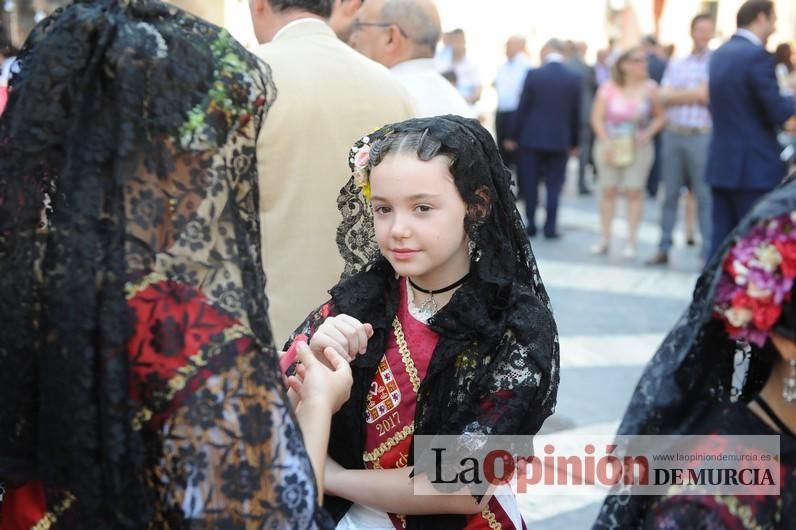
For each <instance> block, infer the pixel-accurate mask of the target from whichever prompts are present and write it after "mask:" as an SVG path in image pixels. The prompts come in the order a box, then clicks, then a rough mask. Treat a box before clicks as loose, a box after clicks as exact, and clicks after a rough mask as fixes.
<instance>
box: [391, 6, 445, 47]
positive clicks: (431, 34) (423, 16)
mask: <svg viewBox="0 0 796 530" xmlns="http://www.w3.org/2000/svg"><path fill="white" fill-rule="evenodd" d="M381 17H382V20H384V21H385V22H391V23H394V24H396V25H397V26H398V27H399V28H401V30H402V31H403V32H404V33H405V35H406V38H407V39H409V40H410V41H411V42H412V44H413V46H412V58H413V59H419V58H429V57H433V56H434V51H435V50H436V49H437V43H439V39H440V36H441V34H442V26H441V24H440V17H439V12H438V11H437V6H436V5H435V4H434V2H433V0H385V2H384V5H383V6H382V10H381Z"/></svg>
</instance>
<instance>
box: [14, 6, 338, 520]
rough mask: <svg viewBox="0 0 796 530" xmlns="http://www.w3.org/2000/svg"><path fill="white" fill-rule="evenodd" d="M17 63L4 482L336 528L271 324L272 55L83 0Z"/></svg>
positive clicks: (141, 515) (93, 499)
mask: <svg viewBox="0 0 796 530" xmlns="http://www.w3.org/2000/svg"><path fill="white" fill-rule="evenodd" d="M20 57H21V59H22V60H23V61H24V68H23V71H22V72H21V73H20V75H19V76H16V77H15V79H14V83H15V85H14V90H13V93H12V96H11V99H10V101H9V106H8V108H7V109H6V113H5V114H4V115H3V119H2V120H0V273H1V274H0V300H2V302H0V321H2V322H3V325H2V326H0V365H2V366H3V369H2V370H0V401H2V402H3V407H0V432H3V436H0V480H11V481H13V482H15V483H23V482H27V481H31V480H40V481H42V482H43V483H44V486H45V490H46V492H47V497H48V502H49V503H50V504H52V505H53V506H55V505H57V502H55V501H57V500H58V499H62V498H63V495H64V491H68V492H69V494H70V495H73V496H74V498H75V502H74V504H73V505H72V506H71V507H70V509H69V510H67V511H66V512H64V513H63V514H61V515H60V516H59V519H58V521H57V525H58V526H59V527H60V528H70V529H73V528H74V529H79V528H87V529H88V528H90V529H97V528H100V529H101V528H188V527H208V528H209V527H212V528H229V529H232V528H260V527H269V528H316V527H321V528H327V527H330V526H331V523H330V521H329V520H328V516H326V515H325V514H324V512H323V511H322V510H321V509H320V508H319V507H318V506H317V503H316V500H315V499H316V491H317V488H316V485H315V482H314V478H313V474H312V470H311V468H310V464H309V460H308V458H307V455H306V453H305V451H304V447H303V441H302V437H301V434H300V432H299V431H298V427H297V423H296V420H295V418H294V417H293V416H292V412H291V411H290V408H289V406H288V402H287V397H286V394H285V389H284V387H283V384H282V381H281V378H280V376H279V372H278V362H277V355H276V351H275V349H274V347H273V344H272V337H271V331H270V326H269V324H268V318H267V303H266V300H265V294H264V293H265V277H264V274H263V272H262V271H263V269H262V265H261V263H260V248H259V245H260V227H259V215H258V197H259V195H258V190H257V175H256V153H255V143H256V137H257V134H258V131H259V129H260V126H261V123H262V120H263V119H265V116H266V113H267V110H268V108H269V106H270V105H271V103H272V101H273V99H274V97H275V96H276V91H275V89H274V86H273V82H272V80H271V73H270V69H269V68H268V67H267V65H265V64H263V63H261V62H260V61H259V60H258V59H256V58H255V57H254V56H253V55H251V54H249V53H248V52H246V51H245V50H244V49H243V48H242V47H241V46H240V45H239V44H238V43H237V42H236V41H235V40H234V39H233V38H232V37H231V36H230V35H229V34H228V33H226V32H225V31H223V30H221V29H219V28H217V27H215V26H212V25H210V24H208V23H206V22H203V21H201V20H200V19H197V18H195V17H192V16H190V15H187V14H185V13H183V12H182V11H180V10H178V9H176V8H174V7H172V6H169V5H167V4H163V3H161V2H159V1H157V0H78V1H76V2H74V3H73V4H70V5H69V6H67V7H66V8H63V9H61V10H59V11H57V12H56V13H55V14H54V15H53V16H52V17H50V18H48V19H46V20H45V21H43V22H42V24H40V25H39V26H38V27H37V28H36V29H35V30H34V32H33V33H32V34H31V36H30V38H29V39H28V41H27V42H26V44H25V46H24V48H23V51H22V53H21V54H20ZM42 87H46V88H42ZM45 192H46V194H47V195H48V196H49V197H50V198H51V199H52V201H51V207H50V210H49V211H48V212H47V222H46V223H45V224H44V227H42V224H41V222H40V221H41V212H42V205H43V204H44V199H45Z"/></svg>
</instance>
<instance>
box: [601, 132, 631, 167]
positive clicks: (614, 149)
mask: <svg viewBox="0 0 796 530" xmlns="http://www.w3.org/2000/svg"><path fill="white" fill-rule="evenodd" d="M608 142H609V144H610V147H611V154H612V155H613V156H612V158H611V165H613V166H616V167H627V166H629V165H631V164H632V163H633V161H634V160H635V158H636V128H635V126H634V125H633V123H631V122H627V123H623V124H621V125H617V126H616V127H612V128H611V131H610V132H609V138H608Z"/></svg>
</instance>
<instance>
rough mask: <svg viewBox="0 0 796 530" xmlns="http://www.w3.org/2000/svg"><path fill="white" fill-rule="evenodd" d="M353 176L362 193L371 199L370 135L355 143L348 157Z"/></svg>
mask: <svg viewBox="0 0 796 530" xmlns="http://www.w3.org/2000/svg"><path fill="white" fill-rule="evenodd" d="M348 165H349V166H350V167H351V172H352V173H351V176H352V177H354V184H356V185H357V187H358V188H359V189H360V191H361V192H362V195H363V196H364V197H365V199H367V200H368V201H370V136H365V137H364V138H362V139H361V140H359V141H358V142H356V143H355V144H354V146H353V147H352V148H351V152H350V153H349V157H348Z"/></svg>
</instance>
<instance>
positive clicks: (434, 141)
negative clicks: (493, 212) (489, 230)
mask: <svg viewBox="0 0 796 530" xmlns="http://www.w3.org/2000/svg"><path fill="white" fill-rule="evenodd" d="M390 153H393V154H397V153H406V154H415V155H417V158H418V159H420V160H421V161H423V162H428V161H429V160H431V159H432V158H434V157H436V156H444V157H445V158H447V159H448V161H449V163H448V167H449V169H450V172H451V175H452V176H453V182H454V184H455V185H456V189H457V190H458V191H459V195H461V197H462V200H463V201H464V202H465V204H466V205H467V216H466V217H465V220H464V229H465V231H466V232H467V234H468V235H473V232H474V231H476V230H477V229H478V226H480V225H481V224H482V223H483V222H484V221H485V217H486V215H487V214H488V212H489V209H490V208H489V206H490V202H491V201H490V195H489V193H488V192H487V191H486V190H487V189H488V186H487V184H488V177H487V176H485V175H481V178H480V179H479V178H478V177H479V175H478V174H475V175H469V176H465V175H464V174H463V172H462V171H457V165H458V164H457V163H458V162H459V160H460V153H459V152H458V151H457V150H456V149H455V148H454V147H452V146H449V145H444V144H443V143H442V141H441V140H440V139H439V138H435V137H433V136H432V135H430V134H429V131H428V129H426V130H424V131H422V132H407V133H404V134H394V135H391V136H387V137H386V138H384V139H382V140H380V141H377V142H375V143H374V144H373V147H372V149H371V151H370V167H376V166H377V165H379V164H380V163H381V162H382V161H383V160H384V158H385V157H386V156H387V155H388V154H390Z"/></svg>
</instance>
